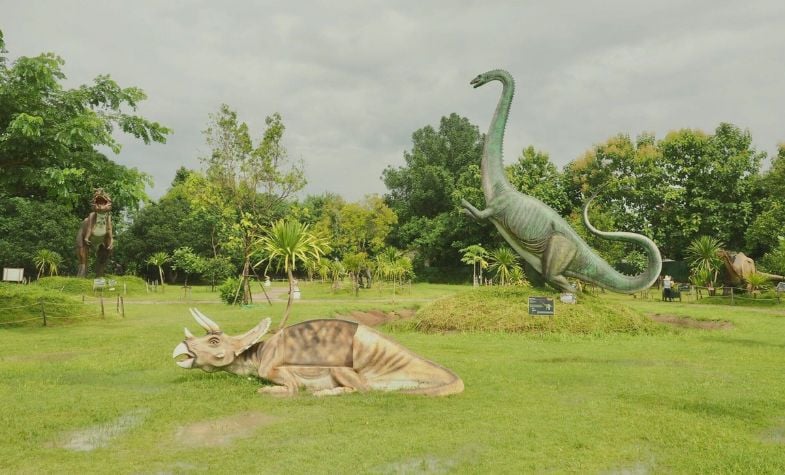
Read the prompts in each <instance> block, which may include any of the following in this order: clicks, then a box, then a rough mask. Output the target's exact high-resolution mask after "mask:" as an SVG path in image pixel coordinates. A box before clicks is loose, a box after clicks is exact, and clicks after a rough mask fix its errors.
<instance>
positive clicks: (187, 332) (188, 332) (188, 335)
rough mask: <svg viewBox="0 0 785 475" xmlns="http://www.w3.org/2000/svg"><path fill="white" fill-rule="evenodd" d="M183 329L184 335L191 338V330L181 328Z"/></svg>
mask: <svg viewBox="0 0 785 475" xmlns="http://www.w3.org/2000/svg"><path fill="white" fill-rule="evenodd" d="M183 330H185V337H186V338H193V337H194V335H193V333H191V330H189V329H188V328H183Z"/></svg>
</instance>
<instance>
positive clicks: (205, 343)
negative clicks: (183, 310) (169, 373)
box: [172, 308, 270, 372]
mask: <svg viewBox="0 0 785 475" xmlns="http://www.w3.org/2000/svg"><path fill="white" fill-rule="evenodd" d="M190 310H191V315H193V317H194V319H195V320H196V322H197V323H199V325H200V326H201V327H202V328H204V329H205V330H206V331H207V335H205V336H202V337H195V336H194V335H193V334H192V333H191V332H190V331H188V328H186V329H185V340H183V341H182V343H180V344H179V345H177V347H175V349H174V352H173V353H172V358H175V359H177V358H179V357H185V358H184V359H180V360H178V361H176V363H177V365H178V366H180V367H181V368H186V369H191V368H201V369H202V370H204V371H207V372H212V371H216V370H220V369H224V368H225V367H226V366H228V365H230V364H232V362H233V361H234V360H235V358H236V357H237V356H239V355H240V354H241V353H242V352H244V351H245V350H247V349H248V348H250V347H251V346H252V345H253V344H254V343H256V342H258V341H259V340H260V339H261V338H262V336H264V334H265V333H267V330H268V329H269V328H270V319H269V318H265V319H264V320H262V321H261V322H259V324H258V325H256V326H255V327H253V328H252V329H250V330H249V331H247V332H245V333H243V334H242V335H239V336H229V335H225V334H224V333H223V332H222V331H221V329H220V328H219V327H218V324H217V323H215V322H214V321H212V320H210V319H209V318H207V316H206V315H205V314H203V313H202V312H200V311H199V310H197V309H195V308H192V309H190Z"/></svg>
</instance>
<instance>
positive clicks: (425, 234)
mask: <svg viewBox="0 0 785 475" xmlns="http://www.w3.org/2000/svg"><path fill="white" fill-rule="evenodd" d="M482 140H483V139H482V136H481V135H480V132H479V130H478V128H477V126H475V125H473V124H471V123H470V122H469V120H468V119H466V118H464V117H460V116H458V115H457V114H451V115H449V116H447V117H442V119H441V121H440V123H439V128H438V129H435V128H434V127H432V126H430V125H428V126H425V127H423V128H421V129H419V130H417V131H415V132H414V134H413V135H412V149H411V150H410V151H406V152H404V161H405V165H404V166H401V167H397V168H395V167H388V168H387V169H385V170H384V172H383V173H382V179H383V180H384V183H385V185H386V186H387V189H388V193H387V194H386V195H385V200H386V202H387V204H388V205H389V206H390V208H392V209H393V211H395V213H396V214H397V216H398V226H397V228H395V229H394V230H393V232H392V233H391V236H390V239H389V241H390V243H391V244H393V245H394V246H395V247H398V248H403V249H411V250H413V251H415V252H416V265H417V266H418V267H419V268H424V267H429V266H436V267H439V266H452V267H457V266H459V265H460V253H459V249H461V248H464V247H466V246H468V245H470V244H473V243H477V242H479V243H486V242H488V241H492V238H491V237H490V236H491V234H490V232H491V229H492V225H489V224H480V225H476V224H472V223H470V221H469V219H468V218H466V217H465V216H464V215H463V214H462V213H461V211H460V209H461V208H460V200H461V198H467V199H473V197H474V196H482V192H481V191H480V174H479V165H480V157H481V155H482ZM418 274H419V271H418Z"/></svg>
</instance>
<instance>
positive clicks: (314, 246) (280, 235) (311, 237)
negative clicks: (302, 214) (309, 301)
mask: <svg viewBox="0 0 785 475" xmlns="http://www.w3.org/2000/svg"><path fill="white" fill-rule="evenodd" d="M254 245H255V247H257V248H260V249H261V250H262V251H263V253H264V255H265V258H264V259H262V260H260V261H259V262H257V263H256V264H255V265H254V267H256V266H259V265H260V264H261V263H262V262H264V261H265V260H266V261H267V268H268V269H269V267H270V266H271V265H275V266H276V267H277V268H278V269H281V268H283V270H284V271H286V276H287V277H288V279H289V300H288V301H287V302H286V310H285V311H284V315H283V319H282V320H281V324H280V326H279V327H278V329H279V330H280V329H282V328H283V327H284V325H286V320H287V319H288V318H289V312H290V310H291V307H292V299H293V294H294V274H293V271H294V270H295V269H296V268H297V264H298V263H300V264H305V263H306V262H308V261H312V260H314V261H318V260H320V259H321V256H322V255H324V254H325V253H327V252H329V250H330V245H329V244H328V243H327V240H326V239H324V238H322V237H320V236H317V235H316V234H313V233H311V232H310V231H308V225H307V224H302V223H300V222H299V221H294V220H286V219H281V220H278V221H277V222H275V223H274V224H273V225H272V226H271V227H270V229H268V230H267V232H266V233H265V235H264V236H262V237H261V238H259V239H258V240H257V241H256V242H255V243H254ZM265 274H267V271H266V270H265Z"/></svg>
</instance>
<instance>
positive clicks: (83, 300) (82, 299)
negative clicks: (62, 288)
mask: <svg viewBox="0 0 785 475" xmlns="http://www.w3.org/2000/svg"><path fill="white" fill-rule="evenodd" d="M82 303H84V294H82Z"/></svg>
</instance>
